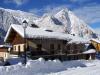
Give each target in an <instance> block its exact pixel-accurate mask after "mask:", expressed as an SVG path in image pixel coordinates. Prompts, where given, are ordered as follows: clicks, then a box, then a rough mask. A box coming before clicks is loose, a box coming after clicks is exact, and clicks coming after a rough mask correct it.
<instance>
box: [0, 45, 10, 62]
mask: <svg viewBox="0 0 100 75" xmlns="http://www.w3.org/2000/svg"><path fill="white" fill-rule="evenodd" d="M9 48H11V46H9V45H0V60H2V61H6V59H7V58H9V53H8V51H9Z"/></svg>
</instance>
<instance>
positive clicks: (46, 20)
mask: <svg viewBox="0 0 100 75" xmlns="http://www.w3.org/2000/svg"><path fill="white" fill-rule="evenodd" d="M23 19H28V20H29V23H30V24H31V23H35V24H37V25H38V26H39V27H42V28H44V29H50V30H53V31H58V32H65V33H69V34H74V35H77V36H81V37H85V38H90V37H93V36H95V32H94V31H93V29H92V28H90V27H89V26H88V25H87V24H86V23H84V22H83V21H82V20H80V19H79V18H78V17H77V16H75V15H74V14H73V13H72V12H71V11H69V10H68V9H62V10H61V11H59V12H57V13H56V14H53V15H50V14H44V15H43V16H42V17H40V18H39V17H38V16H36V15H34V14H32V13H27V12H23V11H20V10H11V9H4V8H0V42H3V38H4V37H5V34H6V32H7V30H8V28H9V26H10V25H11V24H22V20H23Z"/></svg>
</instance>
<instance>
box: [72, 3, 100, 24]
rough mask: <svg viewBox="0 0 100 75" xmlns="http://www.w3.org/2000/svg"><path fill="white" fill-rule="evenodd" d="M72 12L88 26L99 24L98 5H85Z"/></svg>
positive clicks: (99, 6)
mask: <svg viewBox="0 0 100 75" xmlns="http://www.w3.org/2000/svg"><path fill="white" fill-rule="evenodd" d="M73 12H74V13H76V15H77V16H78V17H80V18H81V19H83V20H84V21H85V22H87V23H88V24H92V23H96V22H100V5H98V4H91V5H87V6H84V7H81V8H79V9H75V10H73Z"/></svg>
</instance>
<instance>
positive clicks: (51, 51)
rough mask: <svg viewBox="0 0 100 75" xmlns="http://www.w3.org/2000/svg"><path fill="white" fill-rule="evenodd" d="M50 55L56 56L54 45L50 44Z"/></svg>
mask: <svg viewBox="0 0 100 75" xmlns="http://www.w3.org/2000/svg"><path fill="white" fill-rule="evenodd" d="M50 53H51V54H54V44H50Z"/></svg>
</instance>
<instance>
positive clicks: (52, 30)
mask: <svg viewBox="0 0 100 75" xmlns="http://www.w3.org/2000/svg"><path fill="white" fill-rule="evenodd" d="M45 31H48V32H53V30H45Z"/></svg>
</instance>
